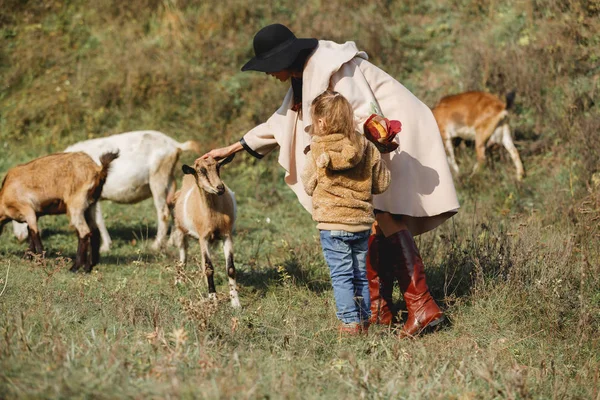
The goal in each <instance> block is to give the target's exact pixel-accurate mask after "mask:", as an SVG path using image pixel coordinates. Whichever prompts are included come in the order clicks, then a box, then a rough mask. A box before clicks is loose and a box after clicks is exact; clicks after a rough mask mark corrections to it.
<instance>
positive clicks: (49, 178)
mask: <svg viewBox="0 0 600 400" xmlns="http://www.w3.org/2000/svg"><path fill="white" fill-rule="evenodd" d="M118 156H119V154H118V152H108V153H105V154H103V155H102V156H101V157H100V163H101V166H100V165H98V164H96V163H95V162H94V160H92V158H91V157H90V156H88V155H87V154H85V153H82V152H77V153H58V154H52V155H49V156H45V157H40V158H37V159H35V160H33V161H30V162H29V163H27V164H23V165H18V166H16V167H13V168H11V169H10V170H9V171H8V173H7V174H6V177H5V178H4V182H3V183H2V188H1V189H0V233H1V232H2V227H3V226H4V225H5V224H6V223H7V222H8V221H11V220H14V221H18V222H26V223H27V229H28V233H29V250H30V251H31V252H32V253H37V254H43V252H44V248H43V246H42V242H41V239H40V234H39V229H38V225H37V219H38V217H40V216H43V215H52V214H68V216H69V220H70V222H71V225H73V226H74V227H75V229H76V230H77V236H78V238H79V242H78V245H77V256H76V257H75V260H74V263H73V267H72V268H71V271H73V272H75V271H77V270H78V269H79V268H80V267H81V266H84V271H85V272H90V271H91V270H92V267H93V266H94V265H95V264H97V263H98V260H99V258H100V256H99V253H100V234H99V231H98V227H97V226H96V222H95V206H96V202H97V201H98V199H99V198H100V193H101V192H102V186H103V185H104V182H105V181H106V176H107V174H108V168H109V165H110V163H111V162H112V161H113V160H114V159H115V158H117V157H118ZM90 247H91V249H90Z"/></svg>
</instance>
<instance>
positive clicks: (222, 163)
mask: <svg viewBox="0 0 600 400" xmlns="http://www.w3.org/2000/svg"><path fill="white" fill-rule="evenodd" d="M233 157H235V153H233V154H232V155H230V156H227V157H225V158H224V159H222V160H221V161H219V167H222V166H223V165H225V164H229V163H230V162H231V161H232V160H233Z"/></svg>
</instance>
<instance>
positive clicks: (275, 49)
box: [242, 24, 319, 72]
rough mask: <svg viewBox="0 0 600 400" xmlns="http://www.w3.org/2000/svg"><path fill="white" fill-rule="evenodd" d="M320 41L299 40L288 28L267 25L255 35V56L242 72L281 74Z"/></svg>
mask: <svg viewBox="0 0 600 400" xmlns="http://www.w3.org/2000/svg"><path fill="white" fill-rule="evenodd" d="M318 43H319V41H318V40H317V39H314V38H310V39H299V38H297V37H296V35H294V34H293V33H292V31H290V30H289V29H288V28H287V27H286V26H284V25H281V24H272V25H267V26H265V27H264V28H262V29H261V30H260V31H258V33H257V34H256V35H254V42H253V44H254V54H255V56H254V57H252V59H250V61H248V62H247V63H246V64H244V66H243V67H242V71H261V72H279V71H282V70H284V69H286V68H288V67H289V66H290V65H292V64H293V62H294V61H295V60H296V57H298V54H300V52H301V51H302V50H305V49H314V48H315V47H317V45H318Z"/></svg>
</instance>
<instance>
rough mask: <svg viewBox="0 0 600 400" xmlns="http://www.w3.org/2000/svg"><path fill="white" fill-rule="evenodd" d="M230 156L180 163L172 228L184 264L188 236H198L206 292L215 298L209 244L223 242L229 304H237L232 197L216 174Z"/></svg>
mask: <svg viewBox="0 0 600 400" xmlns="http://www.w3.org/2000/svg"><path fill="white" fill-rule="evenodd" d="M232 159H233V156H230V157H228V158H226V159H224V160H222V161H219V162H217V161H215V160H214V159H213V158H211V157H209V158H206V159H198V160H196V162H195V163H194V167H193V168H192V167H190V166H188V165H184V166H183V168H182V169H183V173H184V174H185V176H184V177H183V182H182V184H181V190H179V191H178V192H177V193H176V194H175V196H174V202H175V231H174V232H173V241H174V244H175V245H176V246H177V247H178V248H179V260H180V261H181V262H182V263H183V264H185V263H186V259H187V255H186V251H187V245H188V235H189V236H192V237H194V238H195V239H198V241H199V242H200V249H201V252H202V270H203V271H204V274H205V275H206V279H207V282H208V295H209V297H210V298H212V299H215V298H216V290H215V282H214V277H213V275H214V268H213V264H212V261H211V258H210V252H209V246H208V245H209V243H210V242H212V241H213V240H215V239H221V240H222V241H223V252H224V254H225V260H226V261H225V262H226V266H227V276H228V277H229V297H230V299H231V306H232V307H235V308H238V307H240V300H239V297H238V291H237V284H236V280H235V266H234V263H233V240H232V231H233V227H234V224H235V217H236V215H235V211H236V205H235V197H234V195H233V192H232V191H231V190H229V188H228V187H227V186H225V184H224V183H223V181H222V180H221V178H220V176H219V169H220V167H221V166H222V165H224V164H226V163H228V162H230V161H231V160H232Z"/></svg>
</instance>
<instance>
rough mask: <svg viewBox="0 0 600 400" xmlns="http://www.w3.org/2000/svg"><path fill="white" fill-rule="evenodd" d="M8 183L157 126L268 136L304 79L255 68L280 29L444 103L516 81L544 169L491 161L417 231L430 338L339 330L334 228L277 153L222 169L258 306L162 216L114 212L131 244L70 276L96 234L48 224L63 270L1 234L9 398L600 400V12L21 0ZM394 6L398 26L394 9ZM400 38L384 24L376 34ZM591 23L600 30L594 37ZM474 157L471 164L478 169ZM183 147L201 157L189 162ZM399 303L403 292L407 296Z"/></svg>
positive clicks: (0, 321) (5, 63) (246, 280)
mask: <svg viewBox="0 0 600 400" xmlns="http://www.w3.org/2000/svg"><path fill="white" fill-rule="evenodd" d="M0 8H1V9H2V10H3V11H4V10H10V11H9V12H6V13H4V12H3V13H2V14H3V15H2V16H1V17H0V35H1V36H2V38H3V41H2V42H0V77H1V79H2V82H1V83H2V89H1V91H0V141H1V145H0V177H3V176H4V173H5V172H6V171H7V170H8V169H9V168H10V167H11V166H13V165H16V164H18V163H21V162H25V161H28V160H30V159H32V158H34V157H38V156H41V155H45V154H48V153H51V152H55V151H60V150H61V149H63V148H65V147H66V146H67V145H69V144H71V143H73V142H74V141H77V140H81V139H83V138H87V137H95V136H104V135H107V134H113V133H118V132H123V131H127V130H133V129H157V130H161V131H164V132H166V133H168V134H170V135H171V136H173V137H175V138H176V139H178V140H185V139H189V138H194V139H197V140H200V141H201V142H202V143H203V144H204V145H205V146H206V149H207V150H208V149H210V148H212V147H214V146H218V145H223V144H226V143H229V142H231V141H233V140H236V139H237V138H239V136H240V135H241V134H243V133H244V132H245V131H246V130H247V129H249V128H251V127H253V126H254V124H256V123H259V122H261V121H263V120H264V119H265V118H266V117H268V116H269V115H270V113H271V112H273V111H274V110H275V109H276V107H277V106H278V104H279V101H280V100H281V97H282V94H283V91H284V90H285V87H284V86H282V85H280V84H278V83H276V82H275V81H274V80H268V79H267V78H266V77H265V76H261V75H260V74H251V73H250V74H248V73H245V74H242V73H240V72H239V67H240V65H241V64H242V63H243V61H244V60H245V59H246V58H247V57H248V56H249V55H250V54H251V51H252V50H251V37H252V35H253V34H254V32H255V31H256V30H257V29H258V28H260V27H261V26H263V25H265V24H267V23H270V22H273V21H280V22H284V23H286V24H288V25H290V26H291V27H292V28H293V29H294V30H296V31H297V32H299V35H300V36H308V35H311V36H316V37H323V38H329V39H334V40H337V41H345V40H355V41H356V42H357V43H358V44H359V47H361V48H364V49H365V50H366V51H367V52H368V53H369V54H370V55H372V59H373V61H374V62H376V63H377V64H378V65H381V66H382V67H384V68H385V69H386V70H387V71H389V72H390V73H391V74H393V75H394V76H396V77H398V79H400V80H401V81H402V82H403V83H404V84H405V85H406V86H407V87H409V89H410V90H412V91H413V92H414V93H415V94H416V95H417V96H418V97H420V98H422V99H423V100H424V101H425V102H426V103H427V104H429V105H434V104H435V101H436V100H437V99H438V98H439V97H441V96H442V95H444V94H448V93H454V92H458V91H462V90H468V89H478V90H486V91H490V92H493V93H496V94H499V95H502V94H503V93H506V92H507V91H508V90H509V89H512V88H517V102H516V107H515V111H514V113H513V115H512V116H511V125H512V127H513V130H514V134H515V138H516V142H517V147H518V148H519V150H520V152H521V157H522V159H523V164H524V167H525V171H526V177H525V179H524V181H523V182H522V183H518V182H516V181H515V180H514V170H513V166H512V163H511V162H510V159H509V158H508V156H507V154H506V152H505V151H504V150H501V149H491V151H490V154H489V158H490V160H489V163H488V165H487V166H486V168H485V169H483V170H482V171H480V172H479V173H478V174H476V175H474V176H473V177H469V176H468V175H469V174H468V173H467V172H465V174H464V175H461V176H458V177H457V178H456V187H457V191H458V193H459V198H460V202H461V211H460V212H459V213H458V214H457V215H456V216H455V217H454V218H453V219H452V220H450V221H448V222H447V223H445V224H444V225H442V226H441V227H440V228H438V229H436V230H435V231H433V232H429V233H427V234H424V235H422V236H420V237H418V238H417V244H418V246H419V249H420V251H421V254H422V255H423V258H424V261H425V264H426V271H427V274H428V284H429V286H430V288H431V291H432V294H433V295H434V297H435V298H436V300H438V302H439V303H440V305H442V306H443V308H444V310H445V312H446V315H447V316H448V318H449V320H450V324H448V325H447V326H445V327H444V328H443V329H442V330H441V331H439V332H436V333H433V334H429V335H425V336H423V337H420V338H419V339H417V340H411V341H408V340H404V341H401V340H398V339H397V338H396V337H395V335H394V332H393V331H390V330H388V329H387V328H382V327H373V328H372V329H371V331H370V335H369V336H368V337H366V338H364V337H361V338H340V337H338V334H337V332H336V329H335V328H336V318H335V305H334V303H333V294H332V290H331V286H330V280H329V276H328V270H327V267H326V265H325V263H324V260H323V258H322V255H321V252H320V246H319V241H318V235H317V230H316V229H315V227H314V223H313V222H312V220H311V218H310V216H309V215H308V214H307V213H306V212H304V211H303V209H302V208H301V206H300V205H299V204H298V203H297V201H296V200H295V198H294V194H293V193H292V192H291V191H290V190H289V189H287V187H286V186H285V184H284V183H283V171H282V170H281V168H280V167H279V166H278V165H277V161H276V155H274V154H272V155H270V156H268V157H266V159H264V160H261V161H258V160H255V159H253V158H252V157H250V156H249V155H245V154H243V155H240V157H236V159H235V161H234V162H233V163H232V164H229V165H228V166H226V167H224V168H223V175H222V176H223V179H224V181H225V182H226V183H227V184H228V185H229V186H230V187H231V188H232V190H234V191H235V192H236V197H237V200H238V209H239V219H238V224H237V232H236V235H235V238H234V240H235V243H234V245H235V259H236V267H237V269H238V285H239V290H240V301H241V303H242V309H241V310H240V311H233V310H232V309H231V308H230V307H229V305H228V299H227V278H226V274H225V267H224V260H223V256H222V254H221V251H220V246H219V247H215V248H214V249H213V252H214V254H215V269H216V283H217V291H218V293H219V302H218V303H217V304H214V303H211V302H208V299H207V288H206V284H205V283H204V281H203V279H202V277H201V275H200V273H199V272H198V268H197V260H198V258H199V252H198V246H197V245H195V246H191V254H192V257H191V259H192V260H191V262H190V263H189V265H188V267H187V268H185V269H183V268H181V267H179V266H178V265H177V262H176V260H177V252H176V250H175V249H174V248H168V249H166V250H165V251H161V252H158V253H157V252H153V251H152V250H151V249H150V244H151V243H152V239H153V237H154V234H155V231H156V225H155V219H156V216H155V211H154V207H153V205H152V203H151V202H150V201H146V202H143V203H140V204H137V205H133V206H123V205H115V204H112V203H105V204H103V210H104V211H105V218H106V223H107V226H108V229H109V232H110V234H111V236H112V238H113V249H112V250H111V251H110V252H109V253H107V254H105V255H104V256H103V258H102V260H101V263H100V264H99V265H98V266H97V267H96V268H95V269H94V271H93V272H92V273H91V274H89V275H86V274H72V273H69V272H68V269H69V267H70V263H71V260H70V258H71V257H73V256H74V254H75V250H76V236H75V233H74V231H73V230H72V228H69V227H68V221H67V219H66V217H64V216H59V217H44V218H43V219H42V220H41V227H42V230H43V232H42V240H43V243H44V246H45V249H46V250H47V255H46V257H45V258H43V259H37V260H26V259H24V258H23V254H24V252H25V249H26V244H23V243H18V242H17V241H16V239H15V238H14V236H13V235H12V232H11V229H9V228H10V226H7V227H6V228H5V230H4V233H3V235H2V236H0V398H7V399H12V398H107V399H108V398H110V399H113V398H144V399H146V398H293V399H296V398H298V399H300V398H302V399H306V398H342V397H360V398H373V399H379V398H381V399H386V398H406V399H421V398H423V399H429V398H444V399H446V398H450V399H491V398H508V399H549V398H555V399H600V372H599V371H600V335H599V330H600V229H599V226H598V225H599V221H600V188H599V186H600V175H599V172H600V134H599V132H600V112H599V109H598V104H597V103H598V93H599V89H600V87H599V81H598V76H600V70H599V69H598V57H599V55H598V52H597V49H598V45H599V40H600V38H599V37H598V36H597V32H598V29H599V27H600V25H599V23H598V12H599V11H600V5H599V4H598V2H594V1H579V2H578V1H567V0H565V1H558V0H557V1H548V2H541V1H534V0H531V1H529V0H528V1H523V2H518V3H516V4H513V2H508V1H498V2H494V1H487V0H479V1H469V0H464V1H463V0H456V1H448V2H434V1H421V2H417V1H406V2H385V1H375V2H358V3H357V4H356V6H355V7H353V8H352V10H348V12H347V13H343V14H341V15H340V14H337V13H336V14H335V15H337V19H336V24H335V25H334V24H332V22H331V21H332V19H331V15H333V13H334V12H335V11H336V10H340V9H345V8H346V6H345V5H344V3H343V2H340V1H335V0H334V1H330V2H321V1H311V2H307V4H304V5H303V6H302V7H299V6H298V5H296V4H295V3H294V2H292V1H277V2H273V4H271V7H268V6H266V5H249V4H246V3H245V2H241V1H237V0H232V1H229V2H203V3H199V2H198V3H196V2H192V1H179V2H175V1H164V2H159V1H152V0H134V1H130V2H117V1H114V2H113V1H108V0H105V1H100V2H97V4H95V5H94V6H89V5H88V4H87V3H86V2H83V1H67V2H43V3H42V2H40V3H35V2H28V1H22V0H4V1H3V2H0ZM382 10H383V11H382ZM374 24H375V25H376V26H378V27H379V29H373V28H372V27H373V25H374ZM594 32H595V33H596V34H594ZM474 157H475V156H474V149H473V148H472V147H470V146H468V145H467V146H466V147H464V148H459V149H457V158H458V162H459V164H460V165H461V167H462V168H463V171H470V168H471V167H472V165H473V162H474ZM193 159H194V155H193V154H189V153H186V154H184V156H183V157H182V159H181V162H190V161H192V160H193ZM396 299H397V300H398V306H399V307H401V306H402V299H401V296H400V295H399V293H396Z"/></svg>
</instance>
